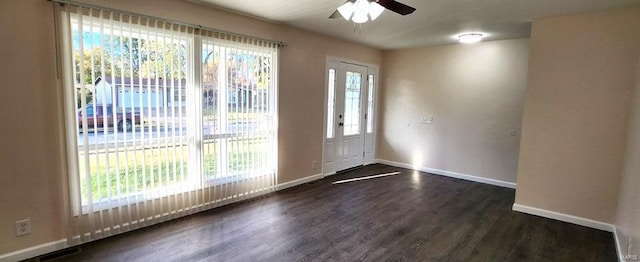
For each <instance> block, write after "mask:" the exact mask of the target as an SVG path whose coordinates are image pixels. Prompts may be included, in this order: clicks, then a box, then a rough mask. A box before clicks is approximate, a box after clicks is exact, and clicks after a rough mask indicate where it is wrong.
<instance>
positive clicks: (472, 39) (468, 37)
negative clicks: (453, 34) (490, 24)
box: [458, 33, 483, 44]
mask: <svg viewBox="0 0 640 262" xmlns="http://www.w3.org/2000/svg"><path fill="white" fill-rule="evenodd" d="M482 37H483V35H482V34H478V33H471V34H461V35H459V36H458V41H460V43H463V44H472V43H477V42H480V41H482Z"/></svg>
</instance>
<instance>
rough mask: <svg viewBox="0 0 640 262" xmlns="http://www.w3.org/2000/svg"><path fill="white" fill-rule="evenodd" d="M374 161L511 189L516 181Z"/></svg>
mask: <svg viewBox="0 0 640 262" xmlns="http://www.w3.org/2000/svg"><path fill="white" fill-rule="evenodd" d="M376 163H380V164H385V165H390V166H396V167H402V168H407V169H415V170H418V171H422V172H427V173H431V174H435V175H441V176H447V177H453V178H457V179H464V180H469V181H473V182H478V183H484V184H489V185H494V186H499V187H506V188H513V189H515V188H516V183H513V182H507V181H502V180H497V179H492V178H486V177H480V176H473V175H468V174H462V173H457V172H452V171H447V170H441V169H435V168H429V167H419V168H415V167H414V166H413V165H410V164H406V163H400V162H394V161H389V160H384V159H376Z"/></svg>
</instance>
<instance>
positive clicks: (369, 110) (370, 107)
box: [367, 75, 375, 134]
mask: <svg viewBox="0 0 640 262" xmlns="http://www.w3.org/2000/svg"><path fill="white" fill-rule="evenodd" d="M374 80H375V79H374V78H373V75H369V92H367V93H368V94H369V95H368V99H367V134H371V133H373V83H374V82H373V81H374Z"/></svg>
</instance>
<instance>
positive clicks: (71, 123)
mask: <svg viewBox="0 0 640 262" xmlns="http://www.w3.org/2000/svg"><path fill="white" fill-rule="evenodd" d="M62 11H63V12H61V13H62V16H61V21H62V23H61V24H62V32H63V33H62V36H63V37H62V43H63V48H62V50H63V52H61V53H62V54H63V56H64V61H65V62H64V63H63V65H64V66H63V68H64V69H66V70H64V74H65V76H66V77H65V78H64V81H63V82H64V87H65V90H66V91H65V92H66V109H67V110H66V111H67V113H66V116H67V121H66V122H67V132H68V135H67V138H68V139H67V140H68V141H69V159H70V161H69V171H70V181H71V189H72V192H71V198H72V200H75V201H74V203H73V207H74V214H75V215H79V214H83V213H84V214H91V213H92V212H98V211H100V212H112V209H113V208H120V207H123V206H128V208H126V212H131V211H132V210H134V209H133V207H132V205H134V206H135V208H136V210H137V212H138V215H139V217H138V218H137V219H142V220H145V219H148V218H145V217H144V216H142V215H140V213H139V212H140V208H143V207H144V205H143V203H146V205H147V207H144V208H145V211H144V212H146V213H144V214H147V215H151V218H154V217H156V216H163V214H164V215H166V214H171V213H172V212H174V213H175V212H178V210H186V209H189V208H193V207H202V206H210V205H212V203H213V204H221V203H224V202H225V201H227V202H228V201H230V200H232V199H237V198H241V197H246V196H249V195H252V194H257V193H258V192H267V191H268V190H271V189H272V188H273V186H274V183H275V172H276V162H277V159H276V157H275V156H276V155H277V154H276V145H277V143H276V129H275V128H276V115H277V114H276V95H277V93H276V91H277V84H276V79H275V76H276V75H277V66H276V65H277V62H276V60H277V45H275V44H273V43H270V42H266V41H260V40H255V39H247V38H244V37H241V36H236V35H231V34H225V33H212V32H207V31H204V30H196V29H193V28H190V27H187V26H184V25H177V24H172V23H170V22H162V21H160V20H154V19H151V18H145V17H135V16H132V15H124V14H118V13H115V12H112V11H101V10H95V9H85V8H72V7H67V9H65V10H62ZM149 201H151V202H149ZM150 207H152V209H149V208H150ZM101 210H103V211H101ZM120 212H124V211H120ZM119 214H120V215H121V213H119ZM125 220H126V219H125ZM110 221H112V222H114V221H113V220H110ZM134 221H137V220H136V219H132V221H128V222H127V221H120V222H117V221H115V222H114V224H113V225H111V226H120V225H122V224H124V223H125V222H126V223H129V222H134ZM116 224H118V225H116ZM106 228H108V226H107V227H106ZM93 229H96V230H97V229H98V228H93Z"/></svg>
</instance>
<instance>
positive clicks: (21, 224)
mask: <svg viewBox="0 0 640 262" xmlns="http://www.w3.org/2000/svg"><path fill="white" fill-rule="evenodd" d="M28 234H31V219H28V218H27V219H23V220H18V221H16V236H17V237H19V236H24V235H28Z"/></svg>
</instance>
